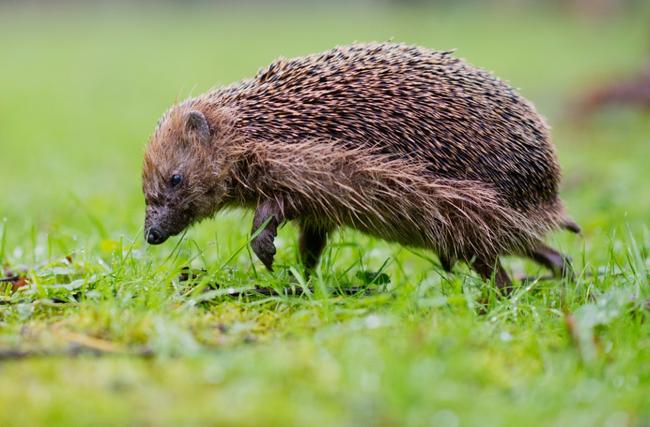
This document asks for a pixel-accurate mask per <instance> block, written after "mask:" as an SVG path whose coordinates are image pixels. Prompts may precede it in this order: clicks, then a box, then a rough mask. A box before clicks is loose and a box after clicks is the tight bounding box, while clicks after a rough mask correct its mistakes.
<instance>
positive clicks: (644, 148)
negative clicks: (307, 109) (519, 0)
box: [0, 8, 650, 427]
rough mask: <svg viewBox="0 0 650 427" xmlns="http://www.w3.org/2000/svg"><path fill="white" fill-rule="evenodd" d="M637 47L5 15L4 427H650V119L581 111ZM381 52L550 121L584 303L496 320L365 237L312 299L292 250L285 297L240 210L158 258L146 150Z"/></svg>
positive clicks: (1, 214)
mask: <svg viewBox="0 0 650 427" xmlns="http://www.w3.org/2000/svg"><path fill="white" fill-rule="evenodd" d="M646 38H647V20H644V19H642V17H641V16H629V17H625V16H621V17H615V18H611V19H607V20H606V21H604V22H600V23H598V22H594V21H587V20H579V19H576V18H570V17H566V16H556V15H554V14H552V13H548V12H530V11H529V12H527V13H526V12H525V11H519V12H517V11H514V12H513V11H503V10H493V11H487V10H467V9H450V10H429V9H425V10H402V11H399V10H393V11H391V10H383V11H382V10H375V11H369V10H365V9H345V10H338V11H337V10H328V9H323V10H318V11H308V10H290V9H282V8H279V9H278V8H275V9H273V8H269V9H268V10H266V9H263V10H253V9H250V10H247V11H246V10H244V11H242V10H239V11H238V10H227V11H220V10H213V9H192V10H185V11H178V10H169V11H156V12H153V11H150V10H144V9H142V10H131V9H125V10H119V9H118V10H105V11H101V12H100V11H93V10H82V11H70V10H68V11H62V10H56V9H50V10H47V11H41V12H38V11H36V10H28V11H25V10H22V11H16V10H13V9H7V8H0V40H1V42H0V261H1V262H2V264H3V265H4V269H6V270H11V271H14V272H23V273H22V274H23V275H24V276H26V280H25V281H21V282H18V283H13V285H12V283H0V425H2V426H12V425H17V426H18V425H21V426H24V425H172V426H173V425H206V424H208V425H278V426H287V425H297V426H305V425H336V426H339V425H382V426H392V425H395V426H402V425H412V426H420V425H432V426H450V427H451V426H474V425H476V426H501V425H512V426H522V425H540V426H585V427H587V426H589V427H591V426H632V425H639V426H647V425H650V398H649V396H650V303H649V301H650V287H649V284H650V283H649V282H650V276H649V274H650V253H649V248H650V228H649V227H648V218H650V190H648V182H650V168H649V167H648V160H649V159H650V119H649V116H648V115H647V114H646V115H644V114H643V113H639V112H635V111H632V110H616V111H614V110H609V111H604V112H601V113H598V114H597V115H596V116H594V117H593V118H591V119H589V120H584V121H578V120H576V119H574V118H573V116H572V114H571V108H570V107H571V103H572V100H573V99H574V97H575V96H576V95H577V94H579V93H580V92H581V91H582V90H584V89H585V88H588V87H590V86H591V85H594V84H597V83H598V82H599V81H602V80H604V79H607V78H608V77H609V76H617V75H625V74H627V73H634V71H635V69H636V68H637V67H640V66H641V65H642V64H643V62H644V59H645V58H646V56H647V55H646V54H647V48H648V46H647V45H646V44H645V40H646ZM389 39H393V40H399V41H405V42H410V43H417V44H421V45H425V46H428V47H432V48H437V49H449V48H456V49H457V52H456V54H457V55H458V56H461V57H464V58H466V59H468V60H469V61H470V62H472V63H473V64H475V65H479V66H481V67H484V68H487V69H489V70H492V71H494V72H495V73H496V74H497V75H499V76H501V77H502V78H504V79H506V80H508V81H510V82H511V83H512V84H513V85H514V86H516V87H519V88H521V92H522V93H523V94H524V95H525V96H526V97H528V98H530V99H531V100H533V101H534V102H535V103H536V104H537V106H538V108H539V110H540V111H541V112H542V113H543V114H544V115H545V116H546V117H547V118H548V120H549V122H550V124H551V126H552V128H553V136H554V141H555V143H556V146H557V150H558V155H559V157H560V161H561V163H562V166H563V169H564V184H563V188H562V196H563V198H564V200H565V201H566V204H567V207H568V210H569V211H570V212H571V215H572V216H573V217H574V218H575V219H576V220H577V221H578V222H579V223H580V225H581V226H582V228H583V234H582V236H579V237H576V236H573V235H566V234H562V233H558V234H556V235H553V236H549V242H551V243H552V244H553V245H555V246H557V247H559V248H561V249H562V250H563V251H564V252H567V253H569V254H571V255H572V256H573V259H574V264H575V268H576V271H577V273H578V278H577V280H576V282H575V283H573V282H564V281H560V280H544V281H537V282H533V283H527V284H523V285H521V286H519V287H517V289H516V290H515V292H514V293H513V294H512V295H511V296H510V297H507V298H502V297H499V296H497V295H496V294H495V292H494V290H493V288H492V287H491V286H490V284H488V283H483V282H482V281H481V280H479V279H478V277H476V276H475V275H474V274H473V273H471V272H469V271H468V270H467V269H466V268H464V267H459V268H457V273H456V274H454V275H447V274H445V273H444V272H443V271H442V269H441V268H440V266H439V263H438V261H437V258H436V257H435V254H431V253H427V252H426V251H414V250H411V249H408V248H404V247H400V246H397V245H391V244H388V243H385V242H382V241H378V240H374V239H372V238H369V237H366V236H363V235H361V234H358V233H355V232H351V231H345V232H343V233H339V234H337V235H336V236H335V237H334V239H333V240H332V242H331V244H330V245H329V247H328V249H327V250H326V253H325V256H324V259H323V261H322V262H321V265H320V268H319V270H318V273H317V274H316V275H315V276H314V277H312V279H311V280H310V282H309V283H305V281H304V279H303V278H302V277H301V276H300V274H299V273H298V271H299V270H300V267H299V265H298V264H297V262H296V253H297V249H296V235H297V233H296V229H295V228H294V227H293V226H292V225H288V226H286V227H285V228H283V229H282V230H281V232H280V235H279V239H278V242H277V243H278V255H277V257H276V262H277V263H278V267H279V268H277V272H276V273H274V274H271V273H269V272H267V271H265V270H264V269H263V268H262V265H261V263H259V261H257V260H255V259H254V258H253V257H252V256H251V252H250V251H249V250H248V247H247V241H248V239H249V237H250V236H249V234H248V233H249V230H250V224H251V220H252V216H251V214H250V213H248V212H243V211H232V212H228V213H222V214H219V215H218V216H217V217H216V218H215V220H213V221H208V222H205V223H202V224H200V225H199V226H196V227H194V228H193V229H191V230H190V231H189V232H188V233H187V234H185V235H184V236H183V237H182V238H175V239H172V240H171V241H169V242H167V243H166V244H165V245H162V246H160V247H148V246H146V245H145V244H144V241H143V237H142V222H143V216H144V202H143V198H142V195H141V189H140V186H141V184H140V166H141V161H142V154H143V147H144V144H145V143H146V141H147V138H148V136H149V135H150V133H151V131H152V130H153V127H154V125H155V123H156V121H157V119H158V117H159V116H160V115H161V114H162V112H163V111H165V110H166V109H167V108H168V107H169V106H170V105H171V104H172V103H173V102H174V101H175V100H179V99H183V98H185V97H187V96H189V95H190V94H199V93H201V92H203V91H205V90H208V89H209V88H210V87H213V86H215V85H220V84H225V83H229V82H232V81H236V80H238V79H241V78H244V77H247V76H250V75H251V74H253V73H255V72H256V70H257V69H258V68H259V67H261V66H263V65H265V64H267V63H268V62H269V61H271V60H272V59H273V58H275V57H277V56H287V57H289V56H295V55H301V54H306V53H310V52H314V51H319V50H324V49H327V48H329V47H332V46H334V45H336V44H345V43H349V42H352V41H355V40H363V41H366V40H389ZM506 266H507V269H508V270H509V271H510V272H511V273H513V274H514V275H522V274H542V273H544V272H543V271H540V270H539V269H538V268H537V267H536V266H534V265H532V264H529V263H527V262H524V261H522V260H520V259H508V260H507V262H506ZM185 267H191V268H192V269H193V270H196V271H200V274H199V275H198V276H197V277H196V278H193V277H191V278H190V280H181V279H182V278H181V277H180V276H181V274H182V273H183V272H184V271H185V270H183V269H184V268H185ZM3 274H9V272H8V271H7V272H3ZM294 276H298V279H295V278H294ZM20 285H24V286H20ZM256 286H263V287H267V288H268V287H271V288H274V289H276V290H277V293H275V292H266V293H264V294H262V293H258V292H255V291H254V289H255V287H256ZM310 289H311V290H313V291H310ZM352 291H355V292H352ZM233 292H234V293H233Z"/></svg>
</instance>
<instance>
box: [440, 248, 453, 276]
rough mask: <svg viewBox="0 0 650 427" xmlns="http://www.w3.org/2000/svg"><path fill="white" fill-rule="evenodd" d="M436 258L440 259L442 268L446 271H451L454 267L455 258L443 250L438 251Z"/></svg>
mask: <svg viewBox="0 0 650 427" xmlns="http://www.w3.org/2000/svg"><path fill="white" fill-rule="evenodd" d="M438 259H439V260H440V265H441V266H442V269H443V270H445V271H446V272H447V273H451V271H452V270H453V269H454V265H455V264H456V259H455V258H453V257H451V256H449V255H448V254H446V253H443V252H440V253H438Z"/></svg>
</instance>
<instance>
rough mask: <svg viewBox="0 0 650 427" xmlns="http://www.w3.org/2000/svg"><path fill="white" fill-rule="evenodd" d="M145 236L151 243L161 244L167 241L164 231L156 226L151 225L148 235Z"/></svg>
mask: <svg viewBox="0 0 650 427" xmlns="http://www.w3.org/2000/svg"><path fill="white" fill-rule="evenodd" d="M145 237H146V238H147V243H149V244H151V245H159V244H161V243H162V242H164V241H165V236H163V234H162V232H161V231H160V230H158V229H157V228H155V227H151V228H150V229H149V230H147V235H146V236H145Z"/></svg>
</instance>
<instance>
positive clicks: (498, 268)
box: [472, 256, 512, 294]
mask: <svg viewBox="0 0 650 427" xmlns="http://www.w3.org/2000/svg"><path fill="white" fill-rule="evenodd" d="M472 267H473V268H474V270H475V271H476V272H477V273H478V274H479V275H480V276H481V277H482V278H483V279H485V280H490V279H492V277H494V284H495V285H497V287H498V288H499V289H500V290H502V291H503V292H504V293H506V294H509V293H510V292H511V291H512V281H511V280H510V277H509V276H508V273H506V271H505V270H504V268H503V266H502V265H501V261H499V258H495V259H493V260H492V261H489V260H488V259H487V258H486V257H482V256H477V257H475V258H474V260H473V261H472Z"/></svg>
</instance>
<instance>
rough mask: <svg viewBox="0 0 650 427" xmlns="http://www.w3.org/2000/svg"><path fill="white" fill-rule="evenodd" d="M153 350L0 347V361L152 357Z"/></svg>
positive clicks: (77, 347)
mask: <svg viewBox="0 0 650 427" xmlns="http://www.w3.org/2000/svg"><path fill="white" fill-rule="evenodd" d="M153 355H154V352H153V351H152V350H151V349H149V348H146V347H143V348H136V349H130V350H125V351H121V352H114V351H103V350H99V349H97V348H90V347H86V346H84V345H76V344H75V345H70V346H69V347H68V348H66V349H63V350H48V349H33V350H18V349H0V362H2V361H10V360H22V359H28V358H36V357H62V358H65V357H80V356H95V357H105V356H128V357H142V358H148V357H152V356H153Z"/></svg>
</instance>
